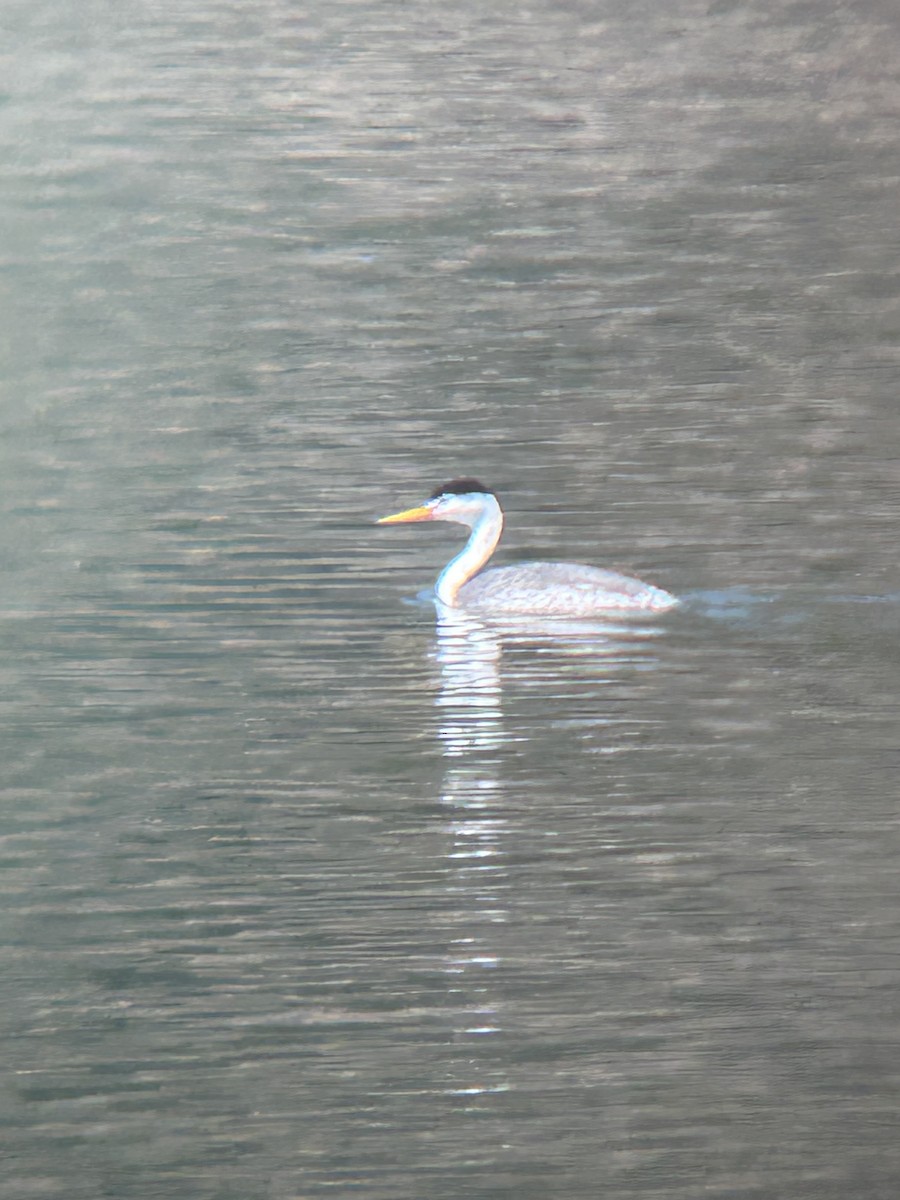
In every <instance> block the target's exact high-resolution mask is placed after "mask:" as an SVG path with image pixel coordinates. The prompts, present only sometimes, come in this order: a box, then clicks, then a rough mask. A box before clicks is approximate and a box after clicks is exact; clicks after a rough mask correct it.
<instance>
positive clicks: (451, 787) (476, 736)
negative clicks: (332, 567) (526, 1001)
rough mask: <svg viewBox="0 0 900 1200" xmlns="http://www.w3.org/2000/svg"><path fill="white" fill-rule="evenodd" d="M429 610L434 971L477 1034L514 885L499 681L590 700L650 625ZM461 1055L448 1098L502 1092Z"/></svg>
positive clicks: (474, 1060) (498, 1011)
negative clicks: (444, 901) (441, 924)
mask: <svg viewBox="0 0 900 1200" xmlns="http://www.w3.org/2000/svg"><path fill="white" fill-rule="evenodd" d="M436 607H437V625H436V631H435V639H434V644H433V649H432V658H433V661H434V662H435V664H436V666H437V670H438V681H437V682H438V690H437V695H436V699H435V704H436V707H437V711H438V736H439V738H440V741H441V745H442V748H443V754H444V759H445V771H444V778H443V783H442V788H441V802H442V804H443V805H445V806H446V809H447V810H448V820H447V822H446V825H445V829H446V832H447V834H448V835H449V840H450V845H449V848H448V850H447V865H448V874H449V876H450V878H451V879H452V881H453V884H454V885H455V891H456V902H455V903H456V907H457V911H458V917H459V920H460V921H461V924H462V931H461V933H460V936H458V937H457V938H455V939H454V940H453V941H452V942H451V943H450V946H449V947H448V949H447V952H446V955H445V960H444V962H445V971H446V974H447V976H448V977H449V978H450V979H451V980H452V983H451V991H452V992H453V994H454V995H455V996H456V997H457V998H458V1000H460V1001H461V1017H462V1021H463V1022H464V1024H463V1025H462V1027H461V1028H460V1029H458V1030H457V1033H458V1034H460V1035H465V1036H467V1037H473V1038H474V1037H485V1036H490V1035H492V1034H496V1033H498V1032H500V1031H502V1029H503V1026H504V1021H503V1010H502V1002H501V1000H500V997H499V988H498V984H497V980H496V972H497V970H498V969H499V968H501V967H502V965H503V955H502V945H503V937H502V935H501V927H502V926H503V925H504V924H506V923H507V922H508V920H509V904H508V900H507V897H508V895H509V893H510V891H511V889H512V887H513V886H514V882H515V881H514V879H513V877H512V869H511V867H510V863H509V857H508V850H507V843H508V842H509V840H510V837H511V834H512V833H513V829H512V828H511V825H512V822H514V821H516V820H519V819H521V818H520V816H517V814H519V813H521V808H520V806H518V805H516V803H515V800H516V797H515V795H513V794H512V791H511V783H510V781H509V771H508V769H504V764H505V763H506V762H507V760H508V758H509V755H510V753H511V752H514V751H515V748H516V746H517V744H518V743H520V742H521V741H522V740H523V739H524V738H525V737H526V736H527V734H526V733H525V732H523V731H522V730H521V729H519V730H518V731H517V730H515V729H512V728H510V727H509V724H508V721H507V718H506V716H505V714H504V709H503V702H504V686H507V687H509V688H511V687H512V686H513V685H514V684H519V683H523V684H526V685H537V686H540V687H541V688H544V687H547V688H548V689H549V688H552V687H557V688H558V687H559V684H560V682H561V681H562V682H564V684H565V687H566V690H567V692H568V691H569V689H570V688H571V686H572V685H573V682H574V681H576V680H577V681H578V682H579V683H580V684H581V685H582V686H585V685H586V686H587V687H588V688H589V689H590V694H591V696H594V697H596V696H597V695H598V689H599V688H601V687H602V686H604V685H606V684H609V683H610V682H611V681H612V679H613V677H614V676H615V675H616V674H617V673H618V672H620V671H622V670H623V669H625V668H628V667H631V668H633V667H635V666H637V665H643V666H648V665H652V663H653V662H654V661H655V659H654V656H653V643H654V640H655V639H656V638H657V637H658V636H659V634H660V633H661V632H662V631H661V629H660V628H659V627H658V626H654V625H647V624H640V625H636V624H634V623H631V622H622V623H618V622H616V621H614V620H612V621H607V620H604V621H598V620H596V619H594V620H560V619H558V618H554V619H540V618H535V617H534V616H528V617H527V618H520V619H517V618H510V617H507V618H504V619H503V620H502V621H501V622H498V621H497V620H491V621H490V622H488V621H485V620H481V619H479V618H478V617H476V616H473V615H472V614H471V613H468V612H465V611H462V610H460V609H458V608H450V607H447V606H445V605H443V604H441V603H440V602H439V601H437V602H436ZM551 700H552V694H551ZM593 708H594V711H595V716H594V717H593V718H592V719H591V723H593V724H595V725H596V726H598V727H602V726H603V725H605V724H607V723H608V722H609V720H610V718H609V716H608V710H607V707H606V706H605V705H603V704H601V703H597V704H595V705H594V706H593ZM549 719H551V720H552V716H550V717H549ZM465 1063H466V1067H465V1070H466V1072H467V1076H466V1078H464V1079H456V1080H454V1081H453V1084H452V1085H451V1086H450V1087H449V1089H448V1090H449V1091H450V1092H451V1093H452V1094H454V1095H459V1096H462V1097H467V1098H468V1100H467V1102H468V1103H469V1104H476V1103H477V1097H478V1096H479V1095H486V1094H488V1093H493V1092H497V1091H503V1090H506V1088H507V1086H508V1083H507V1080H506V1077H505V1072H504V1070H503V1069H502V1068H501V1067H498V1066H497V1065H496V1064H495V1063H493V1062H491V1061H489V1060H487V1059H482V1058H480V1057H467V1058H466V1060H465ZM473 1076H474V1077H473Z"/></svg>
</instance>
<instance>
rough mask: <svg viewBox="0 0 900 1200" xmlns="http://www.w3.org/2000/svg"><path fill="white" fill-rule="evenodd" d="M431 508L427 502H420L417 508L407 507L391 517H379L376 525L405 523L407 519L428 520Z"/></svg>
mask: <svg viewBox="0 0 900 1200" xmlns="http://www.w3.org/2000/svg"><path fill="white" fill-rule="evenodd" d="M430 520H431V509H430V508H429V507H428V505H427V504H420V505H418V507H417V508H407V509H404V510H403V512H398V513H394V515H393V516H392V517H381V518H380V519H379V520H377V521H376V522H375V524H376V525H405V524H406V523H407V522H408V521H430Z"/></svg>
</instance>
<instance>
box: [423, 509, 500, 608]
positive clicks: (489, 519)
mask: <svg viewBox="0 0 900 1200" xmlns="http://www.w3.org/2000/svg"><path fill="white" fill-rule="evenodd" d="M460 524H464V525H468V524H469V523H468V521H460ZM470 528H471V530H472V532H471V534H470V535H469V540H468V541H467V542H466V544H465V546H464V547H463V548H462V550H461V551H460V552H459V554H457V556H456V558H451V559H450V561H449V562H448V563H447V565H446V567H444V569H443V571H441V573H440V575H439V576H438V581H437V583H436V584H435V589H434V590H435V592H436V593H437V598H438V600H440V601H441V602H442V603H443V604H446V605H448V606H449V607H450V608H454V607H455V606H456V603H457V595H458V594H459V589H460V588H461V587H462V586H463V584H464V583H466V582H468V580H470V579H471V578H472V576H473V575H474V574H475V573H476V572H477V571H480V570H481V568H482V567H483V566H484V564H485V563H486V562H487V560H488V559H489V558H490V557H491V555H492V554H493V553H494V549H495V548H496V545H497V543H498V542H499V541H500V534H501V533H502V532H503V511H502V509H501V508H500V505H499V504H498V503H497V501H496V499H495V498H494V497H493V496H485V498H484V507H483V508H482V510H481V512H480V513H479V514H478V516H477V517H476V519H475V521H474V524H472V525H471V526H470Z"/></svg>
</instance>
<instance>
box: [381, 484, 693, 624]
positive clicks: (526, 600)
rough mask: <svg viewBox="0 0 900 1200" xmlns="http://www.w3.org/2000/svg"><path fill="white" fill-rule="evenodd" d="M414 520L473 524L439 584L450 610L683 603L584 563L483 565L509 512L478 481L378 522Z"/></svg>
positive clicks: (580, 609)
mask: <svg viewBox="0 0 900 1200" xmlns="http://www.w3.org/2000/svg"><path fill="white" fill-rule="evenodd" d="M413 521H454V522H456V523H458V524H461V525H465V526H466V527H467V528H468V529H470V530H471V533H470V535H469V540H468V541H467V543H466V545H465V547H464V548H463V550H461V551H460V553H459V554H457V555H456V557H455V558H452V559H451V560H450V562H449V563H448V564H447V566H446V567H445V568H444V569H443V571H442V572H441V574H440V575H439V576H438V580H437V583H436V585H435V594H436V596H437V598H438V600H440V601H441V603H442V604H445V605H446V606H447V607H449V608H463V609H465V610H467V611H472V612H475V613H481V614H485V615H488V614H491V613H496V614H498V615H501V614H517V615H518V614H527V613H533V614H536V615H541V616H578V617H589V616H602V615H604V614H606V615H625V614H629V613H630V614H633V615H641V614H650V613H658V612H664V611H665V610H666V609H668V608H672V607H674V606H675V605H676V604H677V603H678V601H677V600H676V598H675V597H674V596H672V595H670V594H669V593H668V592H665V591H663V590H662V588H658V587H654V586H653V585H652V584H649V583H644V582H642V581H641V580H640V579H634V578H632V577H631V576H628V575H620V574H619V573H618V572H617V571H608V570H605V569H603V568H601V567H589V566H582V565H581V564H580V563H555V562H525V563H517V564H514V565H512V566H508V567H492V568H490V569H489V570H486V571H485V570H482V567H483V566H484V564H485V563H486V562H487V561H488V559H489V558H490V557H491V555H492V554H493V552H494V549H495V548H496V545H497V543H498V541H499V540H500V534H501V533H502V532H503V510H502V509H501V508H500V504H499V501H498V500H497V497H496V495H495V494H494V493H493V492H492V491H491V490H490V489H489V488H486V487H484V485H483V484H480V483H479V482H478V481H477V480H475V479H455V480H453V481H452V482H451V483H447V484H444V485H443V486H442V487H440V488H438V489H437V490H436V491H435V492H434V493H433V494H432V496H431V497H430V498H429V499H428V500H427V501H426V502H425V503H424V504H421V505H419V506H417V507H416V508H409V509H406V510H405V511H403V512H399V513H395V514H394V515H393V516H390V517H382V518H381V520H380V521H379V522H378V524H379V525H399V524H406V523H408V522H413Z"/></svg>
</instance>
